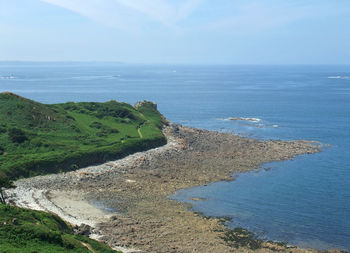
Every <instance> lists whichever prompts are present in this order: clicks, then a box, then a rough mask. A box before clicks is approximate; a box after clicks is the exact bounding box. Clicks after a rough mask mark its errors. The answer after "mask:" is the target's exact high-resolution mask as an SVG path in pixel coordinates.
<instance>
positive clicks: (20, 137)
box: [8, 128, 28, 143]
mask: <svg viewBox="0 0 350 253" xmlns="http://www.w3.org/2000/svg"><path fill="white" fill-rule="evenodd" d="M8 135H9V137H10V140H11V141H12V142H16V143H22V142H25V141H26V140H28V138H27V136H26V134H25V132H24V131H23V130H22V129H19V128H10V129H9V131H8Z"/></svg>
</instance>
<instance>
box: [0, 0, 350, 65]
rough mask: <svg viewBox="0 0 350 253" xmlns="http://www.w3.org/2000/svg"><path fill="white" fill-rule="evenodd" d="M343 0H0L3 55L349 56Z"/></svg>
mask: <svg viewBox="0 0 350 253" xmlns="http://www.w3.org/2000/svg"><path fill="white" fill-rule="evenodd" d="M349 11H350V3H349V2H348V1H346V0H339V1H336V2H335V1H330V0H317V1H316V0H303V1H301V0H293V1H292V0H286V1H283V2H282V1H278V0H261V1H257V0H236V1H230V0H220V1H216V2H212V1H209V0H179V1H176V2H174V1H171V0H134V1H127V0H100V1H96V0H27V1H21V0H12V1H1V2H0V36H1V38H2V39H1V40H0V61H35V62H37V61H39V62H62V61H64V62H71V61H73V62H91V61H92V62H121V63H127V64H205V65H211V64H215V65H217V64H219V65H241V64H243V65H246V64H249V65H280V64H288V65H290V64H293V65H294V64H303V65H304V64H307V65H310V64H311V65H314V64H322V65H327V64H332V65H333V64H342V65H343V64H350V43H348V41H350V29H348V28H349V26H350V25H349V24H350V16H349V15H348V13H349Z"/></svg>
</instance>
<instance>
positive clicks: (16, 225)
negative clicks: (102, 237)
mask: <svg viewBox="0 0 350 253" xmlns="http://www.w3.org/2000/svg"><path fill="white" fill-rule="evenodd" d="M89 248H90V249H89ZM0 252H1V253H4V252H6V253H12V252H13V253H15V252H23V253H26V252H28V253H31V252H40V253H46V252H47V253H51V252H77V253H78V252H79V253H84V252H96V253H97V252H103V253H109V252H116V251H113V250H112V249H111V248H109V247H108V246H106V245H105V244H103V243H99V242H97V241H94V240H91V239H89V238H87V237H84V236H79V235H74V234H73V231H72V228H71V227H70V225H68V224H66V223H65V222H64V221H63V220H61V219H60V218H59V217H57V216H56V215H53V214H48V213H45V212H39V211H33V210H28V209H23V208H18V207H12V206H8V205H0Z"/></svg>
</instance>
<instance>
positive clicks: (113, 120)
mask: <svg viewBox="0 0 350 253" xmlns="http://www.w3.org/2000/svg"><path fill="white" fill-rule="evenodd" d="M163 122H164V119H163V117H162V115H161V114H160V113H159V112H158V111H157V110H156V108H154V107H152V106H151V104H147V103H146V104H142V106H140V107H138V108H137V109H136V108H134V107H132V106H131V105H129V104H126V103H118V102H116V101H109V102H106V103H86V102H84V103H73V102H68V103H64V104H55V105H45V104H41V103H37V102H35V101H32V100H29V99H26V98H23V97H20V96H17V95H15V94H11V93H1V94H0V171H2V172H4V173H5V174H6V175H7V176H8V177H9V178H11V179H17V178H20V177H30V176H35V175H41V174H47V173H56V172H59V171H69V170H74V169H77V168H81V167H83V166H87V165H91V164H96V163H102V162H105V161H108V160H112V159H118V158H122V157H124V156H126V155H128V154H131V153H134V152H139V151H143V150H147V149H150V148H154V147H157V146H160V145H163V144H165V143H166V140H165V137H164V136H163V134H162V132H161V130H160V127H161V126H162V124H163ZM4 152H6V153H4Z"/></svg>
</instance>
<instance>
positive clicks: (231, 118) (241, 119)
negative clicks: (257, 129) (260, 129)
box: [227, 117, 261, 123]
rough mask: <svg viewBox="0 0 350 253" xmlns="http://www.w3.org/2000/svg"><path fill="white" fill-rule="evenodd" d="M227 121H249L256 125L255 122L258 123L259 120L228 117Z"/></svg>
mask: <svg viewBox="0 0 350 253" xmlns="http://www.w3.org/2000/svg"><path fill="white" fill-rule="evenodd" d="M227 119H228V120H240V121H250V122H254V123H257V122H260V121H261V119H259V118H243V117H234V118H233V117H230V118H227Z"/></svg>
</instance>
